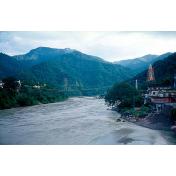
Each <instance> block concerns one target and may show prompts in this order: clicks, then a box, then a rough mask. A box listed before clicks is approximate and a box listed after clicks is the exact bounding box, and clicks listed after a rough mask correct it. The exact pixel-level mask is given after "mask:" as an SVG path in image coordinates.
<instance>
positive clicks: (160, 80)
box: [129, 53, 176, 89]
mask: <svg viewBox="0 0 176 176" xmlns="http://www.w3.org/2000/svg"><path fill="white" fill-rule="evenodd" d="M153 68H154V72H155V79H156V80H155V82H153V83H152V84H153V85H156V86H157V85H160V86H173V82H174V74H176V53H174V54H172V55H170V56H168V57H166V58H165V59H164V60H160V61H157V62H155V63H154V64H153ZM146 78H147V70H145V71H143V72H142V73H140V74H138V75H137V76H135V77H134V78H133V79H132V80H131V81H134V80H135V79H137V80H138V83H139V87H140V88H141V89H145V88H146V87H147V86H148V83H147V82H146ZM129 82H130V81H129ZM150 84H151V83H150Z"/></svg>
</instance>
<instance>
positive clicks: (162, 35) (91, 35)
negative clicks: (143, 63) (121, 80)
mask: <svg viewBox="0 0 176 176" xmlns="http://www.w3.org/2000/svg"><path fill="white" fill-rule="evenodd" d="M39 46H46V47H54V48H72V49H77V50H80V51H82V52H85V53H87V54H91V55H95V56H99V57H102V58H104V59H106V60H108V61H116V60H121V59H128V58H135V57H140V56H142V55H145V54H162V53H165V52H169V51H170V52H174V51H175V46H176V32H174V31H170V32H169V31H166V32H162V31H158V32H145V31H144V32H137V31H136V32H70V31H67V32H62V31H60V32H57V31H55V32H54V31H53V32H43V31H42V32H40V31H37V32H15V31H14V32H0V51H1V52H3V53H7V54H10V55H16V54H24V53H26V52H28V51H29V50H31V49H33V48H36V47H39Z"/></svg>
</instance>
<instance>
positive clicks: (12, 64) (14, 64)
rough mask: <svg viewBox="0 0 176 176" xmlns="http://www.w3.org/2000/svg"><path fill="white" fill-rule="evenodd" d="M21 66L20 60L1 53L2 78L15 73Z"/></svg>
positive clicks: (0, 75)
mask: <svg viewBox="0 0 176 176" xmlns="http://www.w3.org/2000/svg"><path fill="white" fill-rule="evenodd" d="M19 67H20V65H19V63H18V61H16V60H15V59H13V58H12V57H10V56H8V55H6V54H3V53H0V78H3V77H7V76H12V75H15V74H16V73H17V72H18V70H19Z"/></svg>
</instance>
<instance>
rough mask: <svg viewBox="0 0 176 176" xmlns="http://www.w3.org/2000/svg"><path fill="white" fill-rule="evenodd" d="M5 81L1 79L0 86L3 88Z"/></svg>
mask: <svg viewBox="0 0 176 176" xmlns="http://www.w3.org/2000/svg"><path fill="white" fill-rule="evenodd" d="M3 86H4V83H3V82H2V81H1V80H0V88H2V89H3Z"/></svg>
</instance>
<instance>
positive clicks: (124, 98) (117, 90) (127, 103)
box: [105, 83, 143, 109]
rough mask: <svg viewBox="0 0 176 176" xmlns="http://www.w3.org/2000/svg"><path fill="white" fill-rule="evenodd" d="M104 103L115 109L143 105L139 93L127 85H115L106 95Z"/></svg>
mask: <svg viewBox="0 0 176 176" xmlns="http://www.w3.org/2000/svg"><path fill="white" fill-rule="evenodd" d="M105 102H106V103H107V105H108V106H111V107H115V108H121V109H123V108H126V107H128V108H132V107H133V106H137V107H138V106H141V105H142V103H143V100H142V97H141V95H140V92H139V91H137V90H136V89H135V88H134V87H133V86H131V85H130V84H128V83H120V84H115V85H114V86H113V87H112V88H111V89H110V90H109V91H108V92H107V94H106V96H105Z"/></svg>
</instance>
